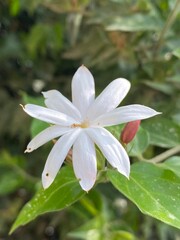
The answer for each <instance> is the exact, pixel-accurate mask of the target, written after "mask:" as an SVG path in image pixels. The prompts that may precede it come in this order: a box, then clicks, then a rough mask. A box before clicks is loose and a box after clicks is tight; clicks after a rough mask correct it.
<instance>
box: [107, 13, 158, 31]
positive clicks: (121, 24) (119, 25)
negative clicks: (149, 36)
mask: <svg viewBox="0 0 180 240" xmlns="http://www.w3.org/2000/svg"><path fill="white" fill-rule="evenodd" d="M161 27H162V22H161V21H160V19H159V18H157V17H156V16H154V15H152V16H151V15H144V14H134V15H130V16H127V17H116V18H114V19H113V20H112V21H111V23H109V24H108V25H107V26H106V30H108V31H125V32H136V31H157V30H160V29H161Z"/></svg>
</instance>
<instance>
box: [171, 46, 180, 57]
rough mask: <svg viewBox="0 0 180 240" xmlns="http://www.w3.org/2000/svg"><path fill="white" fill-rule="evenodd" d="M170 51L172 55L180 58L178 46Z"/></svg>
mask: <svg viewBox="0 0 180 240" xmlns="http://www.w3.org/2000/svg"><path fill="white" fill-rule="evenodd" d="M172 53H173V55H174V56H176V57H178V58H180V48H176V49H175V50H174V51H173V52H172Z"/></svg>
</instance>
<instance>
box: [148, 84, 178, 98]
mask: <svg viewBox="0 0 180 240" xmlns="http://www.w3.org/2000/svg"><path fill="white" fill-rule="evenodd" d="M144 83H145V84H146V85H147V86H149V87H151V88H153V89H155V90H157V91H160V92H162V93H165V94H167V95H172V94H173V93H174V86H173V85H172V84H169V83H162V82H151V81H145V82H144Z"/></svg>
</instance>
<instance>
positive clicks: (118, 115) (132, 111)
mask: <svg viewBox="0 0 180 240" xmlns="http://www.w3.org/2000/svg"><path fill="white" fill-rule="evenodd" d="M158 114H161V113H159V112H156V111H155V110H154V109H152V108H149V107H146V106H143V105H138V104H132V105H128V106H124V107H119V108H116V109H114V110H113V111H111V112H108V113H105V114H103V115H101V116H100V117H98V118H96V119H95V120H94V121H93V122H92V124H93V125H100V126H112V125H117V124H121V123H126V122H131V121H134V120H142V119H146V118H150V117H153V116H155V115H158Z"/></svg>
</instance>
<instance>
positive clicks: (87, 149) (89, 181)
mask: <svg viewBox="0 0 180 240" xmlns="http://www.w3.org/2000/svg"><path fill="white" fill-rule="evenodd" d="M73 167H74V172H75V175H76V177H77V178H78V179H80V185H81V187H82V189H83V190H85V191H89V190H90V189H91V188H92V187H93V185H94V183H95V181H96V174H97V164H96V151H95V147H94V143H93V142H92V140H91V139H90V138H89V136H88V135H87V134H86V133H85V132H81V134H80V135H79V136H78V138H77V139H76V142H75V143H74V145H73Z"/></svg>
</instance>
